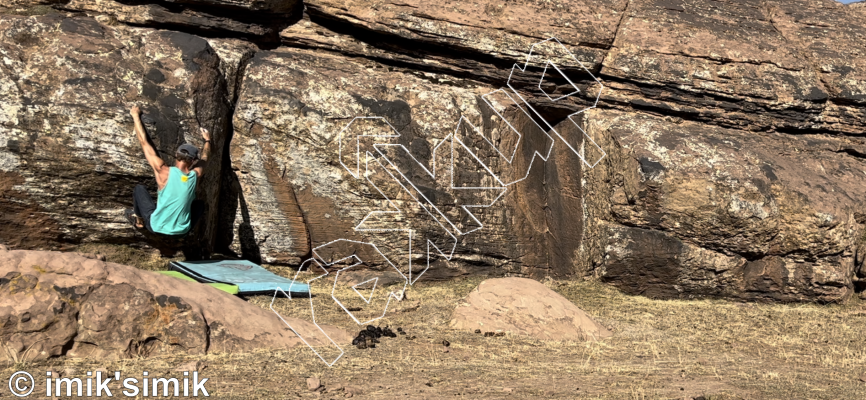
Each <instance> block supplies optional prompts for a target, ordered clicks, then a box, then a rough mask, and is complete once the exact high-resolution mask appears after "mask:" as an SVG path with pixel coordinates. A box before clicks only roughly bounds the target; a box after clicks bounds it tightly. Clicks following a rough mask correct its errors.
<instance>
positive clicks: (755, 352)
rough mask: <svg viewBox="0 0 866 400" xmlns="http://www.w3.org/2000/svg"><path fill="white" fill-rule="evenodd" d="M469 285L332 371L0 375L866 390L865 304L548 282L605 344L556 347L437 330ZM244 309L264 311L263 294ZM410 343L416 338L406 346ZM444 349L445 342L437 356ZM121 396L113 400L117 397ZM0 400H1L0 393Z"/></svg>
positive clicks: (170, 367) (679, 390)
mask: <svg viewBox="0 0 866 400" xmlns="http://www.w3.org/2000/svg"><path fill="white" fill-rule="evenodd" d="M91 251H93V249H91ZM96 251H98V249H97V250H96ZM112 257H113V258H117V257H120V255H116V254H115V255H112V256H111V257H109V260H110V261H112V260H111V258H112ZM126 257H128V263H130V264H135V263H133V262H129V261H136V257H137V261H138V262H139V263H138V264H136V265H139V266H140V267H143V268H147V269H153V268H157V267H156V265H158V264H160V263H159V262H156V261H153V260H152V259H150V258H148V257H141V255H137V254H132V253H130V254H127V255H126ZM270 268H271V269H272V270H273V271H275V272H277V273H279V274H282V275H284V276H289V277H291V276H293V274H294V272H293V271H292V270H290V269H288V268H274V267H270ZM481 280H482V278H472V279H466V280H461V281H454V282H446V283H425V282H423V280H422V281H419V282H418V283H416V285H414V286H413V287H412V288H411V289H410V291H409V292H408V296H407V297H408V299H407V300H405V301H402V302H396V303H391V305H390V306H389V312H388V313H387V314H386V317H385V318H383V319H381V320H379V321H377V325H382V326H384V325H389V326H391V327H392V328H396V327H401V328H403V329H404V330H405V331H406V332H407V333H408V334H407V335H400V336H398V337H397V338H382V339H381V343H380V344H378V345H377V347H376V348H375V349H365V350H360V349H357V348H354V347H351V346H346V347H345V349H344V350H345V353H344V354H343V355H342V356H341V358H340V359H339V360H338V361H337V362H336V363H335V364H334V365H333V367H328V366H327V365H325V363H323V362H322V360H320V359H319V358H318V357H317V356H316V354H315V353H313V351H312V350H311V349H310V348H307V347H303V348H296V349H292V350H291V351H260V352H255V353H244V354H240V353H238V354H226V353H221V354H209V355H207V356H180V355H179V356H172V357H158V358H151V359H131V360H120V361H102V360H77V359H64V360H52V361H48V362H27V361H20V360H19V361H18V362H15V360H11V359H7V360H5V361H4V362H3V363H2V364H0V368H2V371H0V376H3V377H4V380H5V379H6V378H5V377H8V376H10V375H11V374H12V373H14V372H15V371H18V370H25V371H28V372H30V373H31V374H33V375H34V376H35V377H37V386H36V390H35V392H34V395H33V396H32V397H35V398H42V397H43V396H44V394H45V390H44V387H45V383H44V376H45V371H46V370H47V369H49V368H53V369H57V370H63V369H66V368H71V369H73V370H74V371H75V374H74V375H72V376H73V377H74V376H79V377H82V378H84V377H85V375H84V374H85V372H86V371H88V370H90V371H94V370H96V369H97V368H105V369H106V370H108V371H112V372H113V371H120V373H121V376H122V377H141V376H142V371H145V370H146V371H149V372H150V376H165V377H169V378H170V377H176V378H182V377H181V376H180V374H181V373H180V372H175V371H174V369H175V368H176V367H177V366H178V365H180V364H183V363H185V362H188V361H199V360H200V361H204V363H206V365H207V367H206V368H205V369H204V370H203V371H202V372H201V375H202V376H204V377H206V378H208V379H209V380H208V382H207V384H206V386H205V387H206V388H207V389H208V391H209V393H210V397H213V398H219V399H291V398H326V399H342V398H347V397H352V398H361V399H364V398H412V399H435V398H467V399H488V398H489V399H498V398H541V399H553V398H568V399H573V398H580V399H683V398H686V399H687V398H699V396H704V399H853V398H863V396H864V394H863V393H864V391H866V382H864V380H866V335H864V332H866V330H864V326H866V302H862V301H860V300H857V299H852V300H850V301H849V302H848V303H846V304H841V305H813V304H795V305H782V304H743V303H733V302H727V301H720V300H695V301H660V300H650V299H646V298H642V297H635V296H626V295H623V294H621V293H619V292H618V291H616V290H615V289H613V288H611V287H609V286H606V285H604V284H600V283H597V282H587V281H548V282H547V283H546V284H547V285H548V286H549V287H551V288H552V289H553V290H555V291H557V292H558V293H560V294H562V295H563V296H565V297H567V298H568V299H570V300H571V301H573V302H574V303H575V304H577V305H578V306H579V307H581V308H582V309H583V310H585V311H586V312H587V313H589V314H590V315H591V316H593V317H594V318H595V319H596V320H597V321H598V322H600V323H602V324H603V325H605V326H607V327H609V328H610V329H611V330H612V331H613V332H614V336H613V337H612V338H608V339H604V340H602V341H598V342H557V341H540V340H534V339H531V338H526V337H516V336H510V335H506V336H504V337H484V335H482V334H475V333H473V332H459V331H453V330H450V329H449V328H448V322H449V320H450V317H451V312H452V311H453V309H454V307H455V305H456V304H457V302H458V301H459V300H460V299H461V298H463V297H464V296H466V295H467V294H468V293H469V292H470V291H471V290H472V289H473V288H474V287H475V286H476V285H477V284H478V283H479V282H480V281H481ZM317 290H318V289H317ZM314 294H318V295H317V296H315V300H316V301H317V303H316V308H315V310H316V317H317V321H319V322H324V323H329V324H333V325H337V326H341V327H344V328H346V329H349V330H351V331H353V333H355V332H356V331H357V330H358V329H359V328H360V327H359V326H358V325H357V324H355V323H354V322H353V321H352V320H351V319H350V318H349V317H348V316H347V315H346V314H345V312H343V311H342V309H341V308H340V307H339V306H338V305H337V304H336V303H334V302H333V301H330V299H329V298H328V297H327V296H325V295H324V294H325V293H318V292H317V291H314ZM248 300H249V301H250V302H251V303H253V304H256V305H258V306H261V307H264V308H268V307H269V305H270V304H271V301H272V298H271V297H270V296H258V297H253V298H250V299H248ZM274 307H275V309H277V310H278V311H279V312H280V313H281V314H283V315H286V316H296V317H305V316H306V317H307V318H308V316H309V308H310V300H309V299H293V300H289V299H277V300H276V301H275V302H274ZM411 336H415V339H414V340H408V339H406V337H411ZM443 340H447V341H449V342H450V346H449V347H448V348H447V349H448V351H447V352H446V351H445V349H446V347H445V346H444V345H443V344H442V341H443ZM319 350H320V351H321V352H322V353H323V354H324V355H326V356H331V357H333V356H335V355H338V354H339V352H336V353H335V352H334V351H333V350H334V349H330V351H329V349H319ZM326 358H327V357H326ZM40 377H42V378H40ZM309 377H316V378H319V379H320V381H321V384H322V386H323V389H320V390H318V391H311V390H309V389H308V387H307V378H309ZM40 379H41V383H39V382H40ZM111 386H112V387H116V386H117V385H111ZM120 390H121V388H119V387H117V388H116V389H115V390H114V391H113V394H114V397H123V395H121V394H120V392H119V391H120ZM0 397H3V398H7V397H11V395H10V394H9V393H8V387H7V386H6V385H5V384H4V385H3V386H2V387H0ZM138 398H141V397H138Z"/></svg>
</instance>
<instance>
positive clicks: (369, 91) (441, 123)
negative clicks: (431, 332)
mask: <svg viewBox="0 0 866 400" xmlns="http://www.w3.org/2000/svg"><path fill="white" fill-rule="evenodd" d="M419 75H420V76H419ZM445 79H447V77H444V76H439V75H430V74H427V75H424V74H416V73H412V72H411V71H408V70H389V68H386V67H385V66H383V65H381V64H378V63H375V62H369V61H364V60H353V59H348V58H346V57H342V56H337V55H321V54H316V53H315V52H311V51H307V50H292V51H262V52H259V53H257V54H256V56H255V57H254V58H253V59H252V60H250V62H249V64H248V65H247V67H246V75H245V79H244V82H243V86H242V88H241V94H240V96H239V98H238V103H237V105H236V111H235V116H234V126H235V136H234V139H233V144H232V162H233V163H234V164H235V169H237V170H238V172H239V173H238V179H239V182H240V185H241V187H242V200H243V201H242V204H241V205H240V207H239V209H238V217H237V219H236V221H237V223H239V224H246V223H248V222H247V221H250V222H249V224H250V225H251V227H252V228H253V229H252V231H253V232H254V234H255V238H253V239H254V242H253V243H254V244H255V246H253V247H254V248H256V249H257V250H258V251H260V254H261V256H262V259H263V260H264V261H266V262H278V263H286V262H289V263H291V262H296V261H295V260H298V259H300V258H301V257H303V256H305V255H306V254H309V253H310V252H311V250H312V247H315V246H318V245H322V244H326V243H329V242H331V241H333V240H336V239H341V238H345V239H351V240H359V241H368V240H372V238H373V237H375V238H376V240H375V243H376V244H377V246H379V247H380V249H381V250H382V251H384V252H385V253H386V255H387V256H389V257H395V258H392V259H397V260H399V262H400V263H401V266H406V265H407V264H408V263H407V262H406V261H405V257H407V256H408V254H407V253H408V238H407V237H405V236H401V235H400V234H399V233H396V232H378V231H377V232H370V231H365V232H360V231H361V230H364V229H367V230H369V229H372V230H377V229H386V230H387V229H390V230H392V231H393V230H394V229H413V230H415V233H416V236H415V237H414V238H413V241H412V245H413V249H412V253H413V258H414V260H413V262H414V263H415V265H416V268H418V267H417V265H418V264H423V265H424V266H426V259H421V258H420V257H422V256H424V255H426V253H427V247H426V244H427V240H428V239H429V240H431V241H432V242H433V243H435V244H436V245H437V246H439V248H440V249H446V250H447V249H450V248H452V247H453V244H454V243H455V241H456V240H459V242H458V245H457V247H456V250H455V255H454V257H455V258H454V260H453V261H458V260H460V262H454V263H446V262H444V261H443V259H444V258H445V257H437V258H436V259H434V260H433V261H434V266H433V267H432V270H431V271H429V272H428V273H429V274H430V275H428V276H438V277H448V276H453V275H455V274H466V273H469V272H474V273H478V272H481V271H482V269H484V268H490V267H493V266H497V267H502V268H506V269H509V270H514V271H522V270H523V269H524V268H530V269H534V270H537V271H538V272H539V273H543V272H545V271H546V272H547V273H549V274H559V275H565V274H568V273H569V272H568V269H569V268H568V265H573V264H574V257H575V254H576V253H575V252H574V250H575V249H576V246H578V243H579V240H578V239H577V237H579V234H580V226H581V210H580V200H579V198H580V196H579V195H577V193H576V191H579V188H578V187H576V186H574V181H572V179H574V177H577V176H579V174H578V173H577V171H579V170H580V165H579V164H578V163H579V159H578V158H577V157H576V156H575V155H574V154H568V152H567V151H566V150H565V149H566V148H565V147H564V146H559V147H555V148H554V150H553V155H552V156H551V157H554V159H553V160H549V161H548V162H547V163H543V162H542V161H541V160H538V161H537V164H535V165H537V166H534V167H533V169H532V170H531V171H530V179H526V180H525V181H524V182H521V183H519V184H517V185H520V187H519V189H516V191H515V194H513V195H511V196H505V197H504V198H503V199H502V200H501V201H500V203H497V207H495V208H494V207H491V208H490V209H479V210H478V211H477V212H476V214H477V216H478V217H479V222H481V224H483V229H481V230H479V231H478V232H477V234H472V235H466V236H462V237H460V238H459V239H455V237H456V236H458V234H456V233H455V232H457V231H458V229H451V228H446V227H447V226H448V225H447V222H443V221H442V220H437V219H435V218H430V215H428V214H426V213H425V212H424V211H423V210H421V209H420V207H418V206H417V202H416V201H414V200H413V198H412V197H410V196H409V195H408V194H407V192H406V191H405V190H403V189H402V188H401V185H404V186H405V185H408V183H407V182H408V181H411V182H412V183H413V184H415V185H416V186H417V187H419V188H420V189H418V190H420V191H422V192H423V193H424V194H425V196H426V198H427V199H428V200H429V201H430V202H431V205H432V206H434V207H436V208H437V209H439V210H440V211H442V213H443V215H447V216H448V218H449V219H450V221H457V222H458V223H459V224H461V227H459V230H462V231H464V232H465V231H468V230H470V229H473V228H474V227H479V226H480V225H478V224H475V225H473V222H472V221H471V220H470V219H469V217H468V216H467V215H466V214H461V213H463V211H462V209H460V208H459V206H462V205H468V204H472V203H469V202H470V201H478V202H480V203H484V202H492V201H493V200H495V199H496V198H497V196H499V195H500V194H501V193H502V191H501V190H493V189H491V190H479V191H477V193H475V194H474V195H475V196H477V198H465V197H461V196H463V195H464V194H463V193H458V192H460V191H461V190H460V189H458V190H453V189H449V186H450V185H451V181H450V178H451V175H450V173H449V172H448V171H446V170H445V168H446V167H448V166H449V165H451V160H450V154H451V153H450V152H449V151H447V150H443V149H444V147H440V148H439V150H437V151H436V152H435V154H434V149H435V148H436V146H437V145H439V144H441V143H443V142H442V140H443V139H446V138H447V136H448V135H449V134H450V133H451V132H453V130H454V129H455V127H457V122H458V121H460V117H461V115H463V116H466V117H467V118H468V121H470V122H471V123H472V124H473V125H474V126H478V127H485V128H486V132H487V133H488V134H490V133H489V132H491V131H493V130H496V131H497V132H499V131H503V130H504V129H506V125H505V122H503V120H501V119H499V118H498V117H496V115H495V114H494V113H493V112H492V111H491V109H490V106H488V105H487V104H486V103H484V102H483V101H482V99H481V97H480V96H482V95H485V94H487V93H490V92H492V91H494V90H495V89H496V88H495V87H490V86H486V85H481V84H475V85H472V86H463V87H461V86H454V85H451V84H449V83H448V82H447V80H445ZM431 81H432V82H431ZM386 88H392V89H386ZM507 105H508V104H504V105H503V108H506V109H507V111H504V113H505V115H508V118H509V121H510V122H511V123H512V124H513V125H515V126H517V127H518V128H519V129H521V132H524V133H525V134H527V136H526V138H525V140H522V141H520V142H519V143H517V141H515V140H514V137H509V136H507V135H506V134H504V133H503V137H504V138H505V139H503V140H505V141H506V142H507V141H508V140H510V142H508V143H510V145H511V146H516V147H514V149H515V150H514V151H515V152H516V153H517V154H518V155H519V156H518V157H515V159H514V162H513V163H512V164H508V163H506V162H504V161H502V159H501V157H499V156H498V154H496V153H495V151H494V150H493V149H492V148H491V147H490V146H489V145H487V144H486V142H485V141H484V139H483V138H482V137H481V135H480V134H479V133H477V132H474V131H472V130H470V129H458V132H457V133H456V134H457V135H458V136H459V137H460V138H461V140H463V141H464V143H466V144H467V146H468V147H469V148H471V149H472V151H474V152H476V153H477V154H480V155H479V157H483V159H484V162H485V163H487V164H488V165H490V166H493V169H495V170H496V173H497V174H499V175H500V176H502V177H503V178H505V177H507V178H510V179H511V180H517V179H520V178H523V177H525V175H526V174H527V170H528V169H529V164H530V161H531V158H532V154H533V152H534V151H542V152H545V151H546V150H545V149H548V148H549V147H550V145H551V141H550V140H549V139H547V136H546V134H544V132H542V131H539V130H538V128H537V127H535V124H534V123H533V122H532V121H531V120H530V119H529V118H528V117H527V116H526V115H525V114H521V113H520V112H519V111H518V110H517V109H516V108H515V107H510V108H509V107H505V106H507ZM512 106H513V104H512ZM356 116H362V117H363V116H381V117H384V118H386V119H387V121H389V122H390V123H391V125H392V126H393V127H394V129H396V130H397V132H399V133H400V135H401V136H400V137H399V138H395V139H394V140H393V141H391V143H399V144H402V145H404V146H405V147H406V149H409V151H410V152H411V153H412V156H411V157H410V156H409V153H406V152H405V151H403V150H402V149H394V151H392V152H390V153H389V155H388V159H390V160H392V161H393V162H394V164H395V166H394V167H390V166H389V167H388V168H385V167H384V166H383V167H382V168H379V167H375V166H374V167H372V168H373V170H375V171H378V172H377V173H376V174H373V175H371V179H372V180H371V181H366V180H364V179H354V178H353V177H352V175H350V174H349V173H347V171H346V170H345V169H344V167H343V166H342V165H341V164H340V162H341V161H342V162H343V163H344V164H346V165H355V164H352V163H356V164H357V162H358V160H357V158H356V156H355V155H353V154H355V151H356V148H357V147H356V146H355V145H354V144H352V143H354V142H352V140H353V139H352V137H354V136H352V135H359V134H361V133H359V132H361V131H356V130H354V129H356V127H357V129H366V128H364V127H365V126H366V127H367V128H369V129H370V130H369V131H363V132H367V134H373V133H375V134H378V135H382V134H393V133H394V132H393V131H390V132H391V133H389V131H388V129H390V128H388V127H387V126H386V125H385V124H384V123H383V122H377V121H376V120H364V121H359V122H358V123H357V124H355V123H353V125H352V127H350V128H349V129H348V130H347V131H346V132H342V130H343V128H344V127H345V126H346V124H347V123H348V122H349V121H352V118H354V117H356ZM363 124H368V125H363ZM369 124H372V125H369ZM570 124H571V122H570V121H564V122H562V123H561V127H560V129H571V128H567V127H569V126H573V125H570ZM359 125H360V127H359ZM466 126H467V125H466V124H465V123H464V124H463V127H464V128H465V127H466ZM533 129H535V130H533ZM515 137H516V136H515ZM380 141H381V142H383V143H385V142H386V141H385V140H380ZM341 143H342V146H345V147H344V149H343V150H342V152H341V147H340V146H341ZM349 145H351V146H352V147H351V148H350V147H348V146H349ZM362 146H365V147H364V149H363V150H364V152H366V151H372V152H376V150H375V148H374V147H373V145H372V143H370V141H364V143H362ZM507 146H509V145H508V144H503V147H507ZM362 154H363V152H362ZM455 154H458V157H463V158H460V159H459V160H458V161H456V162H455V164H454V165H456V167H457V170H456V172H455V176H454V182H457V183H455V185H458V186H462V187H493V186H497V185H496V184H495V182H494V181H493V178H491V176H489V175H488V174H485V173H484V171H483V170H482V168H481V167H480V166H479V164H477V163H475V162H473V160H472V159H471V158H469V156H468V155H466V153H461V150H460V149H459V148H458V149H457V150H456V153H455ZM412 157H414V159H413V158H412ZM434 158H435V159H436V163H435V165H436V168H437V169H438V170H437V172H438V175H437V177H436V178H435V179H433V178H431V177H430V176H429V175H425V174H424V173H423V172H422V171H421V168H419V166H418V164H417V163H416V161H417V162H420V163H421V164H423V165H426V166H429V165H434V164H433V161H432V160H433V159H434ZM380 159H381V160H384V158H380ZM461 160H462V161H461ZM382 162H384V161H382ZM361 163H362V164H363V163H364V161H363V160H362V161H361ZM371 165H372V164H371ZM362 169H363V167H362ZM371 171H372V170H371ZM383 171H391V172H387V173H391V174H392V175H391V176H390V177H389V176H387V173H386V172H383ZM398 171H399V173H403V174H405V176H407V177H408V178H407V179H408V181H404V180H400V179H396V178H395V177H396V176H398V175H399V173H398ZM545 174H547V175H546V178H545ZM400 182H403V183H400ZM371 183H375V184H376V185H377V187H378V189H377V188H376V187H374V186H373V185H372V184H371ZM379 190H381V191H382V192H381V193H380V192H379ZM413 190H414V189H413ZM562 193H574V195H573V196H571V197H567V198H562V197H561V195H562ZM383 195H384V196H387V198H388V199H391V200H393V204H394V205H395V207H396V209H397V210H399V211H400V212H401V213H402V214H400V215H399V216H396V217H394V218H395V219H381V218H378V217H377V218H375V219H371V220H368V221H367V222H366V223H365V224H364V226H359V227H358V228H359V229H358V230H355V229H354V228H355V227H356V225H357V224H358V223H359V222H361V221H362V220H363V219H364V217H365V216H366V215H367V213H370V212H372V211H376V210H388V209H391V208H389V205H388V203H387V201H386V200H385V197H384V196H383ZM485 204H486V203H485ZM542 204H547V205H548V208H547V209H544V208H543V206H542ZM391 210H394V209H391ZM410 217H411V218H410ZM443 219H444V218H443ZM239 228H240V226H239ZM240 239H241V240H243V239H244V238H240ZM236 246H237V247H239V248H240V249H239V250H236V251H238V252H241V253H246V252H245V251H244V248H243V247H244V243H243V242H242V241H241V242H238V243H237V244H236ZM359 251H363V250H359ZM431 251H433V252H435V250H432V249H431ZM350 254H352V252H351V251H348V249H346V250H345V254H342V255H340V254H334V256H335V258H334V259H339V258H341V257H345V256H348V255H350ZM337 256H339V257H337ZM360 258H361V259H362V260H370V259H371V258H376V257H375V255H373V254H366V255H364V256H362V257H360ZM504 260H508V262H503V261H504ZM467 263H472V264H474V265H475V266H474V267H473V268H471V269H469V268H468V267H467ZM404 272H408V271H404ZM418 272H419V270H418V269H416V270H415V274H417V273H418ZM524 272H528V271H524Z"/></svg>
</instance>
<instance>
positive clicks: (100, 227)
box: [0, 15, 229, 248]
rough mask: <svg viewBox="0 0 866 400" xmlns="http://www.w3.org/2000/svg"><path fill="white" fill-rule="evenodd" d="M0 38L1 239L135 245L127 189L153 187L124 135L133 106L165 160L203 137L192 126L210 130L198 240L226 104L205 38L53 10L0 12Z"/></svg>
mask: <svg viewBox="0 0 866 400" xmlns="http://www.w3.org/2000/svg"><path fill="white" fill-rule="evenodd" d="M0 35H2V37H4V38H6V39H4V41H3V46H2V53H3V56H4V57H6V60H8V62H7V63H6V64H5V65H4V66H3V68H2V72H0V82H2V83H0V91H2V94H3V99H4V100H3V107H2V112H0V129H2V135H0V160H2V162H0V187H2V189H3V190H2V191H3V195H2V196H4V197H5V199H8V200H4V201H3V203H2V204H3V205H2V213H0V214H2V217H0V218H2V220H3V223H2V224H0V225H2V227H0V232H2V233H0V237H3V239H4V240H5V241H7V242H8V243H9V244H11V245H13V246H14V247H23V248H35V247H39V248H51V247H57V246H58V245H62V244H75V243H81V242H109V243H129V242H131V241H134V240H137V239H135V237H134V236H133V235H134V234H133V232H132V231H131V230H130V229H129V228H130V227H129V224H128V223H126V222H125V221H124V219H123V216H122V210H123V208H124V207H130V206H131V204H132V198H131V193H132V191H131V189H132V187H133V186H134V185H135V184H137V183H147V184H149V185H150V187H151V188H152V190H153V194H155V192H156V190H155V186H154V185H155V182H154V180H153V178H152V177H153V171H152V170H151V169H150V167H149V166H148V165H147V163H146V161H145V160H144V154H143V153H142V151H141V146H140V145H139V143H138V141H137V140H136V138H135V136H134V134H133V131H132V119H131V117H130V116H129V111H128V109H129V107H131V106H132V105H134V104H139V105H141V108H142V113H143V115H142V121H143V122H144V123H145V128H146V130H147V131H148V134H149V135H150V137H151V139H152V140H153V143H154V145H155V147H156V148H157V150H158V152H159V154H160V156H161V157H162V158H163V159H164V160H165V161H166V163H168V164H169V165H171V164H172V163H173V162H174V153H175V151H176V149H177V147H178V146H179V145H180V144H182V143H184V142H189V143H193V144H196V145H198V146H201V145H202V144H203V143H202V139H201V137H200V135H199V134H198V132H197V130H198V127H200V126H201V127H205V128H207V129H209V130H210V131H211V133H212V136H213V146H214V150H213V154H212V155H211V158H210V162H211V166H210V167H209V170H208V173H207V174H205V176H204V178H203V180H202V182H201V183H200V184H199V187H198V188H197V197H198V198H200V199H204V200H205V201H206V203H207V207H208V212H207V214H206V217H205V218H204V220H203V221H202V222H204V223H203V224H199V226H198V228H199V230H200V232H199V234H198V235H199V236H203V237H206V238H207V237H211V238H212V237H214V236H215V234H214V233H213V232H214V231H215V230H216V217H217V202H216V201H214V199H218V197H219V193H220V182H221V179H220V176H221V171H220V170H221V164H222V149H223V144H224V143H225V140H226V137H227V136H228V132H227V128H228V126H227V122H228V114H229V103H228V102H227V99H228V96H227V93H226V84H225V79H224V78H223V75H222V73H221V72H220V69H219V65H220V59H219V58H218V57H217V55H216V53H215V52H214V50H213V49H212V48H211V47H210V46H209V45H208V43H207V41H205V40H204V39H202V38H199V37H197V36H192V35H189V34H186V33H181V32H171V31H154V30H150V29H139V28H127V27H122V26H121V27H108V26H104V25H101V24H100V23H98V22H96V21H95V20H93V19H90V18H65V17H60V16H57V15H47V16H40V17H29V18H23V17H17V16H0ZM96 210H99V211H98V212H95V211H96ZM205 242H206V246H207V247H212V246H213V244H212V240H206V241H205Z"/></svg>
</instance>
